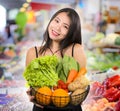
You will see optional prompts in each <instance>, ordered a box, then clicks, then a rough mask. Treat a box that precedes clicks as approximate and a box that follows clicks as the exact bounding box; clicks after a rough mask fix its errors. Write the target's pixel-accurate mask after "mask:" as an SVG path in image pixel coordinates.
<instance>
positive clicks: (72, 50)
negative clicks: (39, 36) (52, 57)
mask: <svg viewBox="0 0 120 111" xmlns="http://www.w3.org/2000/svg"><path fill="white" fill-rule="evenodd" d="M74 46H75V43H74V44H73V46H72V57H74ZM35 52H36V58H38V56H39V54H38V51H37V47H36V46H35Z"/></svg>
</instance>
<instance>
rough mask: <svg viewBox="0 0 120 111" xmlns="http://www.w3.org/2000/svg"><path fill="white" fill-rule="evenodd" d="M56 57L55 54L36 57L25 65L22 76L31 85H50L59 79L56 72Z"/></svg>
mask: <svg viewBox="0 0 120 111" xmlns="http://www.w3.org/2000/svg"><path fill="white" fill-rule="evenodd" d="M57 64H58V58H57V57H56V56H43V57H40V58H36V59H34V60H33V61H31V63H30V64H29V65H28V66H27V67H26V69H25V71H24V73H23V76H24V78H25V79H26V80H27V83H28V85H29V86H31V87H43V86H48V87H52V86H53V85H56V84H57V81H58V80H59V77H58V74H57V73H56V71H55V70H56V65H57Z"/></svg>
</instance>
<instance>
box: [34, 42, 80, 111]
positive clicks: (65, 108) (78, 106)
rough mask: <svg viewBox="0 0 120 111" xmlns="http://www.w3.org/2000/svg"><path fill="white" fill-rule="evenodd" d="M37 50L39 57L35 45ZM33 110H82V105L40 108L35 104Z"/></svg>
mask: <svg viewBox="0 0 120 111" xmlns="http://www.w3.org/2000/svg"><path fill="white" fill-rule="evenodd" d="M74 46H75V44H73V46H72V57H73V56H74ZM35 51H36V58H38V51H37V47H36V46H35ZM33 111H82V108H81V105H77V106H73V105H68V106H66V107H64V108H57V107H55V106H45V107H44V108H40V107H38V106H36V105H34V106H33Z"/></svg>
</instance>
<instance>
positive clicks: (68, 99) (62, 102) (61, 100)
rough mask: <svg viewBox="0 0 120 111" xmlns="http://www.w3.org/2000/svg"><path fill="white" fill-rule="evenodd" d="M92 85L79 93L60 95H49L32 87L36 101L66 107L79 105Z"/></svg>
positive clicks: (41, 103)
mask: <svg viewBox="0 0 120 111" xmlns="http://www.w3.org/2000/svg"><path fill="white" fill-rule="evenodd" d="M89 89H90V86H89V85H88V87H87V88H86V90H85V91H84V92H83V93H81V94H78V95H74V96H72V95H71V94H69V96H64V97H61V96H60V97H59V96H48V95H44V94H41V93H39V92H37V91H36V90H35V89H33V88H32V95H35V97H36V99H35V101H36V103H37V104H40V105H50V106H55V107H65V106H67V105H78V104H81V103H82V102H83V101H84V100H85V99H86V97H87V95H88V92H89Z"/></svg>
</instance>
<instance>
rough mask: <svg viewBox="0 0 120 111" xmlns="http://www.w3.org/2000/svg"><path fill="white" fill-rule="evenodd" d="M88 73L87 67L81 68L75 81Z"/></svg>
mask: <svg viewBox="0 0 120 111" xmlns="http://www.w3.org/2000/svg"><path fill="white" fill-rule="evenodd" d="M86 72H87V69H86V68H85V67H82V68H80V70H79V71H78V73H77V76H76V77H75V78H74V80H76V79H77V78H78V77H80V76H81V75H85V73H86ZM74 80H73V81H74Z"/></svg>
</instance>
